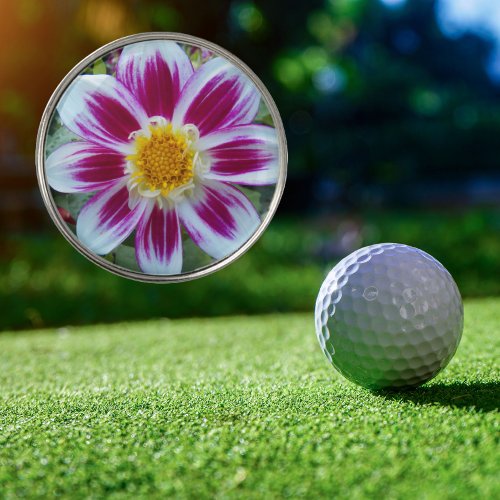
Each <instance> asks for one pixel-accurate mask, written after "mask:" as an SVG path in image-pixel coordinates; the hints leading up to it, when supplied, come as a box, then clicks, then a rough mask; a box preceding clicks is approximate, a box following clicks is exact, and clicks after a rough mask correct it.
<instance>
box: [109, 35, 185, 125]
mask: <svg viewBox="0 0 500 500" xmlns="http://www.w3.org/2000/svg"><path fill="white" fill-rule="evenodd" d="M193 71H194V70H193V66H192V64H191V61H190V60H189V57H188V56H187V54H186V53H185V52H184V51H183V50H182V49H181V48H180V47H179V45H178V44H177V43H175V42H172V41H168V40H158V41H146V42H138V43H134V44H131V45H128V46H126V47H125V48H124V49H123V51H122V53H121V54H120V58H119V60H118V65H117V68H116V78H117V79H118V80H120V81H121V82H122V83H124V84H125V86H126V87H127V88H128V89H129V90H130V91H131V92H132V93H133V94H134V95H135V97H136V98H137V99H138V101H139V102H140V103H141V104H142V106H143V108H144V110H145V111H146V113H147V114H148V116H150V117H151V116H163V117H164V118H166V119H167V120H170V119H171V118H172V112H173V109H174V106H175V103H176V102H177V99H178V97H179V94H180V92H181V89H182V87H183V86H184V84H185V83H186V82H187V80H188V79H189V77H190V76H191V75H192V73H193Z"/></svg>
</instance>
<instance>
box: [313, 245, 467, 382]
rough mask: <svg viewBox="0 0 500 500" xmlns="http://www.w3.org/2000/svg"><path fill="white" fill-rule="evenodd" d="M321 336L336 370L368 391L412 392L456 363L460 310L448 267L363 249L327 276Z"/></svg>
mask: <svg viewBox="0 0 500 500" xmlns="http://www.w3.org/2000/svg"><path fill="white" fill-rule="evenodd" d="M315 320H316V334H317V337H318V340H319V343H320V345H321V348H322V349H323V352H324V353H325V355H326V357H327V358H328V359H329V360H330V362H331V363H332V364H333V366H334V367H335V368H336V369H337V370H338V371H339V372H340V373H341V374H342V375H344V376H345V377H346V378H348V379H349V380H351V381H353V382H356V383H357V384H359V385H362V386H364V387H367V388H369V389H390V388H391V389H392V388H407V387H415V386H418V385H420V384H423V383H425V382H427V381H428V380H430V379H431V378H432V377H434V376H435V375H436V374H437V373H438V372H439V371H440V370H442V369H443V368H444V367H445V366H446V365H447V364H448V362H449V361H450V360H451V358H452V357H453V355H454V354H455V351H456V350H457V347H458V344H459V342H460V338H461V336H462V329H463V304H462V299H461V297H460V292H459V291H458V288H457V285H456V284H455V282H454V281H453V278H452V277H451V275H450V273H449V272H448V271H447V270H446V269H445V268H444V267H443V265H442V264H441V263H440V262H438V261H437V260H436V259H434V258H433V257H431V256H430V255H429V254H427V253H425V252H424V251H422V250H419V249H417V248H413V247H410V246H407V245H400V244H396V243H383V244H378V245H371V246H368V247H365V248H361V249H360V250H357V251H356V252H353V253H352V254H350V255H349V256H347V257H346V258H345V259H343V260H342V261H340V262H339V263H338V264H337V265H336V266H335V267H334V268H333V269H332V270H331V272H330V273H329V274H328V276H327V277H326V279H325V281H324V282H323V285H322V286H321V289H320V291H319V294H318V298H317V300H316V312H315Z"/></svg>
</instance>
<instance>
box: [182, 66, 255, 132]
mask: <svg viewBox="0 0 500 500" xmlns="http://www.w3.org/2000/svg"><path fill="white" fill-rule="evenodd" d="M259 100H260V95H259V91H258V90H257V87H256V86H255V85H254V84H253V83H252V82H251V81H250V80H249V79H248V78H247V77H246V76H245V75H244V74H243V73H242V72H241V70H239V69H238V68H237V67H235V66H234V64H232V63H231V62H229V61H227V60H225V59H223V58H222V57H216V58H214V59H211V60H209V61H207V62H206V63H204V64H202V65H201V66H200V68H199V69H198V70H197V71H195V72H194V73H193V75H192V76H191V78H190V79H189V80H188V81H187V83H186V85H185V86H184V88H183V89H182V92H181V95H180V98H179V101H178V102H177V105H176V106H175V111H174V115H173V118H172V122H173V124H174V126H176V127H180V126H182V125H185V124H188V123H192V124H194V125H196V126H197V127H198V130H199V131H200V135H202V136H203V135H204V134H208V133H210V132H212V131H213V130H216V129H219V128H224V127H228V126H230V125H234V124H241V123H250V122H251V121H252V120H253V119H254V118H255V115H256V114H257V110H258V108H259Z"/></svg>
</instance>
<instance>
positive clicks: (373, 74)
mask: <svg viewBox="0 0 500 500" xmlns="http://www.w3.org/2000/svg"><path fill="white" fill-rule="evenodd" d="M462 3H463V2H462ZM449 4H450V2H449V1H447V0H418V1H417V0H406V1H403V0H399V1H398V0H384V1H382V0H308V1H304V0H302V1H301V0H290V1H287V2H281V1H277V2H274V1H273V2H270V1H262V0H257V1H253V2H252V1H241V0H240V1H210V2H206V1H201V0H197V1H168V0H148V1H138V0H124V1H120V0H68V1H63V0H22V1H18V0H4V1H3V2H2V11H3V13H2V19H1V20H0V37H1V38H2V44H0V67H1V68H2V69H1V73H0V114H1V118H2V119H1V120H0V181H1V183H0V216H1V219H0V226H1V228H2V237H1V240H0V273H1V274H0V281H1V286H0V300H1V303H2V315H1V320H0V327H1V328H3V329H6V328H24V327H29V326H37V327H38V326H44V325H45V326H50V325H63V324H72V323H88V322H96V321H116V320H125V319H139V318H149V317H159V316H166V317H180V316H200V315H202V316H203V315H219V314H233V313H257V312H271V311H288V310H311V308H312V304H313V302H314V297H315V294H316V292H317V290H318V288H319V285H320V283H321V280H322V277H323V275H324V273H325V272H326V271H327V269H328V268H329V267H330V266H331V265H332V264H333V263H335V262H336V261H337V260H338V259H339V258H341V257H343V256H344V255H346V254H347V253H349V252H350V251H352V250H354V249H355V248H357V247H359V246H362V245H364V244H369V243H375V242H380V241H388V240H391V241H399V242H403V243H408V244H412V245H415V246H418V247H421V248H423V249H424V250H426V251H428V252H430V253H432V254H433V255H435V256H436V257H437V258H438V259H439V260H441V261H442V262H443V263H444V264H445V265H446V267H448V269H449V270H450V271H451V272H452V274H453V275H454V277H455V279H456V280H457V283H458V284H459V286H460V288H461V291H462V293H463V294H464V295H465V296H479V295H482V296H484V295H495V294H499V293H500V284H499V283H498V275H499V273H500V238H499V233H500V219H499V213H500V170H499V167H498V147H499V146H498V145H499V144H500V142H499V139H498V138H499V137H500V99H499V97H500V85H499V81H500V78H499V75H498V72H495V68H496V66H495V64H496V63H498V60H500V56H499V55H498V54H500V50H499V49H498V46H499V42H498V40H497V38H496V36H495V33H493V32H491V31H488V26H487V25H486V24H484V26H483V25H481V23H479V24H478V23H476V24H475V25H474V24H470V26H468V25H467V24H465V25H464V26H462V27H456V26H455V31H453V30H450V28H449V26H450V23H449V22H448V21H449V20H447V18H446V15H447V14H446V12H447V11H446V7H447V5H449ZM480 4H481V5H482V4H485V5H486V3H485V2H484V1H481V2H477V5H480ZM478 8H480V7H478ZM497 10H498V9H497ZM498 15H499V16H500V14H498ZM482 19H483V23H486V21H485V18H484V16H483V18H482ZM140 31H180V32H185V33H190V34H193V35H197V36H200V37H203V38H206V39H209V40H211V41H214V42H216V43H218V44H220V45H222V46H223V47H225V48H227V49H228V50H230V51H232V52H233V53H235V54H236V55H237V56H239V57H240V58H241V59H242V60H243V61H245V62H246V63H247V64H248V65H249V66H250V67H251V68H252V69H253V70H254V71H255V72H256V73H257V75H258V76H259V77H260V78H261V79H262V80H263V82H264V83H265V84H266V86H267V87H268V88H269V90H270V92H271V94H272V95H273V97H274V99H275V101H276V103H277V105H278V108H279V110H280V112H281V115H282V118H283V121H284V124H285V127H286V132H287V139H288V145H289V158H290V162H289V177H288V183H287V187H286V190H285V194H284V197H283V202H282V205H281V207H280V209H279V211H278V214H277V216H276V218H275V221H274V222H273V224H272V225H271V227H270V229H269V230H268V232H267V233H266V234H265V235H264V237H263V238H262V240H261V241H260V242H259V243H258V244H257V245H256V246H255V247H254V248H253V249H252V250H251V251H250V252H249V253H248V254H247V255H245V256H244V257H243V258H242V259H241V260H240V261H239V262H237V263H235V264H234V265H232V266H231V267H229V268H228V269H226V270H223V271H221V272H219V273H218V274H216V275H213V276H211V277H207V278H204V279H202V280H200V281H197V282H193V283H185V284H180V285H168V286H155V285H145V284H140V283H132V282H129V281H126V280H123V279H121V278H117V277H115V276H112V275H110V274H108V273H106V272H105V271H102V270H100V269H97V268H94V267H93V266H92V265H91V264H90V263H88V262H86V261H85V259H84V258H83V257H81V256H79V255H78V254H77V253H75V252H74V251H73V250H72V249H71V248H70V247H69V245H68V244H67V243H66V242H65V241H64V240H63V238H62V237H61V236H60V235H59V234H58V233H57V231H56V230H55V228H54V227H53V226H52V224H51V222H50V221H49V219H48V216H47V215H46V214H45V211H44V209H43V207H42V203H41V199H40V196H39V194H38V191H37V187H36V178H35V171H34V162H33V153H34V144H35V136H36V130H37V126H38V121H39V117H40V115H41V112H42V110H43V107H44V106H45V104H46V102H47V100H48V98H49V97H50V94H51V92H52V91H53V90H54V88H55V86H56V85H57V83H58V82H59V81H60V80H61V79H62V78H63V77H64V75H65V74H66V73H67V72H68V71H69V69H71V67H72V66H73V65H74V64H76V63H77V62H78V61H79V60H80V59H81V58H83V57H84V56H85V55H87V54H88V53H89V52H91V51H92V50H94V49H96V48H97V47H99V46H100V45H102V44H104V43H106V42H108V41H111V40H113V39H116V38H118V37H120V36H124V35H127V34H131V33H136V32H140ZM498 66H500V64H498ZM242 276H243V278H242Z"/></svg>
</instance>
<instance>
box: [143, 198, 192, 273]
mask: <svg viewBox="0 0 500 500" xmlns="http://www.w3.org/2000/svg"><path fill="white" fill-rule="evenodd" d="M135 255H136V258H137V262H138V264H139V267H140V268H141V270H142V271H143V272H145V273H148V274H179V273H180V272H181V270H182V240H181V227H180V225H179V219H178V217H177V212H176V211H175V209H161V208H159V207H158V205H156V204H155V205H154V207H153V209H152V211H151V212H150V214H149V215H147V214H144V216H143V217H142V219H141V221H140V222H139V224H138V226H137V233H136V236H135Z"/></svg>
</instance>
